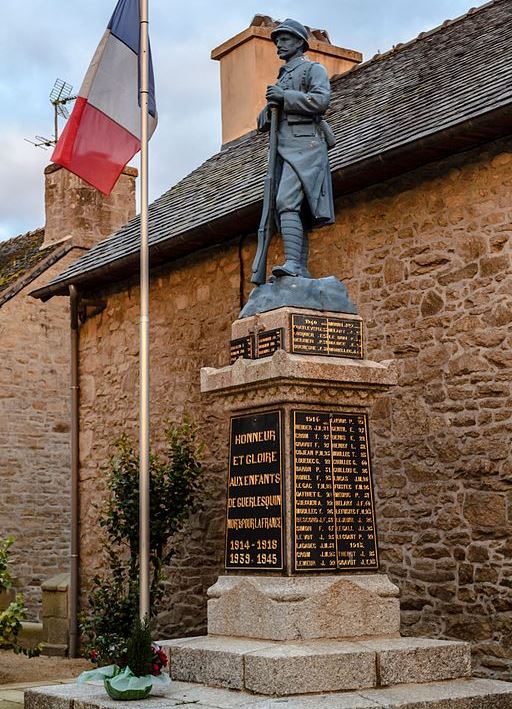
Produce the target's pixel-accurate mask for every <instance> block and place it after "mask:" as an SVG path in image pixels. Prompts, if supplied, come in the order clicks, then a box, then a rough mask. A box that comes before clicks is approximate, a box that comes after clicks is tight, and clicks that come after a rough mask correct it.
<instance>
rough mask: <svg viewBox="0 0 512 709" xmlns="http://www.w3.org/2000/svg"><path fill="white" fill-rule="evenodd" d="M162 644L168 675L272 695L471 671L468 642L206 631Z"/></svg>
mask: <svg viewBox="0 0 512 709" xmlns="http://www.w3.org/2000/svg"><path fill="white" fill-rule="evenodd" d="M161 644H162V646H163V647H164V649H165V650H166V652H167V653H168V655H169V661H170V667H171V674H172V677H173V679H176V680H179V681H184V682H185V681H189V682H198V683H200V684H205V685H209V686H216V687H219V686H220V687H226V688H231V689H241V690H245V691H251V692H255V693H257V694H266V695H276V696H287V695H290V694H311V693H315V692H339V691H349V690H354V689H361V688H365V687H366V688H374V687H379V686H387V685H390V684H393V685H397V684H404V683H416V684H417V683H428V682H435V681H439V680H450V679H460V678H463V677H466V676H468V675H469V674H470V671H471V654H470V647H469V645H468V644H467V643H463V642H453V641H446V640H428V639H426V638H375V639H367V640H365V639H362V640H358V641H352V642H350V641H336V640H331V641H321V640H314V641H304V642H271V641H258V640H251V639H249V638H226V637H220V636H211V635H210V636H203V637H198V638H186V639H183V640H165V641H163V642H162V643H161Z"/></svg>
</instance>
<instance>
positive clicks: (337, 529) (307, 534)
mask: <svg viewBox="0 0 512 709" xmlns="http://www.w3.org/2000/svg"><path fill="white" fill-rule="evenodd" d="M291 423H292V465H293V500H294V508H293V511H294V569H295V571H314V572H318V571H331V572H333V571H356V570H372V569H378V567H379V561H378V552H377V531H376V526H375V509H374V500H373V487H372V478H371V470H370V452H369V442H368V419H367V416H366V414H360V413H355V414H354V413H339V412H326V411H301V410H295V411H292V422H291Z"/></svg>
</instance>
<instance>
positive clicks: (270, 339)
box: [229, 327, 283, 364]
mask: <svg viewBox="0 0 512 709" xmlns="http://www.w3.org/2000/svg"><path fill="white" fill-rule="evenodd" d="M229 346H230V350H229V352H230V358H229V363H230V364H234V363H235V362H236V360H237V359H238V358H239V357H243V358H244V359H260V358H261V357H270V356H271V355H273V354H274V352H275V351H276V350H279V349H280V348H282V346H283V328H282V327H279V328H277V329H275V330H262V331H261V332H259V333H258V334H251V335H246V336H245V337H240V338H238V339H237V340H231V341H230V343H229Z"/></svg>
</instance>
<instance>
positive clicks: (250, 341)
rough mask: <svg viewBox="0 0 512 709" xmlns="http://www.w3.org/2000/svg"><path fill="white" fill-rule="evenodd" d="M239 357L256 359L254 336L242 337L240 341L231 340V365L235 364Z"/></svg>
mask: <svg viewBox="0 0 512 709" xmlns="http://www.w3.org/2000/svg"><path fill="white" fill-rule="evenodd" d="M239 357H243V358H244V359H253V357H254V335H247V337H240V338H238V340H231V341H230V343H229V364H234V363H235V362H236V360H237V359H238V358H239Z"/></svg>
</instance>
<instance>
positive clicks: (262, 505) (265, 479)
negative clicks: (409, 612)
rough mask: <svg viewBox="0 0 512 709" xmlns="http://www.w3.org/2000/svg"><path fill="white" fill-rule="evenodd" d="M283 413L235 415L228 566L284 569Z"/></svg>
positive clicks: (227, 513) (229, 474) (228, 508)
mask: <svg viewBox="0 0 512 709" xmlns="http://www.w3.org/2000/svg"><path fill="white" fill-rule="evenodd" d="M281 466H282V453H281V412H280V411H267V412H264V413H259V414H249V415H246V416H234V417H233V418H232V419H231V434H230V445H229V473H228V494H227V512H226V569H227V570H251V571H257V570H262V571H271V570H281V569H282V568H283V497H282V470H281Z"/></svg>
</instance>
